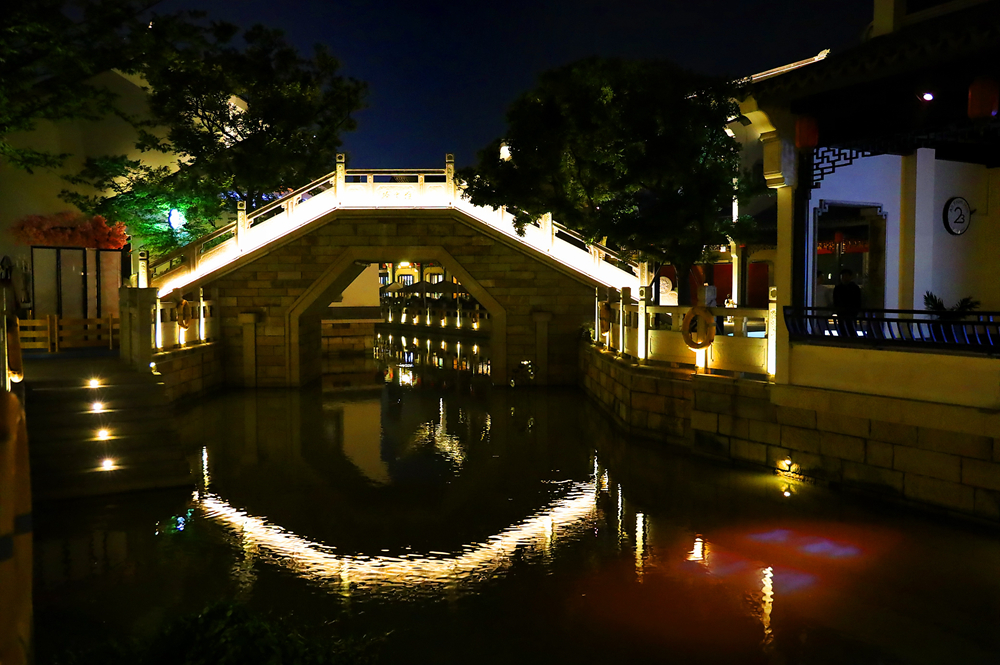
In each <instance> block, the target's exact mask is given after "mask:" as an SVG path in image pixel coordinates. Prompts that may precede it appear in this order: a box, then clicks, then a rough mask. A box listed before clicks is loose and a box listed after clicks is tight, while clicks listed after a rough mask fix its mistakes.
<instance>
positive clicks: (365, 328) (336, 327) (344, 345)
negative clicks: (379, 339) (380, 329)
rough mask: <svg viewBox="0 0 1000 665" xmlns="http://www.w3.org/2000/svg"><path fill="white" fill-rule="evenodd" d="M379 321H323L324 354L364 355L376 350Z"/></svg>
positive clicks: (321, 324)
mask: <svg viewBox="0 0 1000 665" xmlns="http://www.w3.org/2000/svg"><path fill="white" fill-rule="evenodd" d="M376 323H380V322H379V321H350V322H343V321H322V322H321V323H320V326H321V327H320V334H321V335H322V340H323V354H324V355H327V354H338V353H363V352H365V351H368V352H371V351H373V350H374V349H375V324H376Z"/></svg>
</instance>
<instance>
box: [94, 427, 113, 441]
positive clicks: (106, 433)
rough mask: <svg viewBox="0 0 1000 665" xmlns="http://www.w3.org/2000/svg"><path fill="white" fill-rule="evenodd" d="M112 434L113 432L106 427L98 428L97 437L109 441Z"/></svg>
mask: <svg viewBox="0 0 1000 665" xmlns="http://www.w3.org/2000/svg"><path fill="white" fill-rule="evenodd" d="M110 436H111V432H109V431H108V430H106V429H99V430H97V438H98V439H100V440H101V441H107V440H108V438H109V437H110Z"/></svg>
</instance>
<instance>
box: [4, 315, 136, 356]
mask: <svg viewBox="0 0 1000 665" xmlns="http://www.w3.org/2000/svg"><path fill="white" fill-rule="evenodd" d="M20 325H21V330H20V334H19V338H20V340H21V348H22V349H29V350H35V349H37V350H44V351H47V352H49V353H58V352H60V351H63V350H65V349H81V348H86V347H104V348H107V349H113V348H115V347H117V346H118V345H119V342H120V340H121V331H120V330H119V328H120V321H119V319H117V318H115V317H111V316H107V317H102V318H93V319H76V318H62V317H57V316H55V315H53V314H50V315H48V316H46V317H45V318H44V319H21V321H20Z"/></svg>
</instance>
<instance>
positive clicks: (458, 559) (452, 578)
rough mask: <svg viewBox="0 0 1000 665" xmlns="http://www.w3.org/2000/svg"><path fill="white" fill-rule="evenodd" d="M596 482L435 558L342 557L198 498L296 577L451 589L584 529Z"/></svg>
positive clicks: (210, 497) (339, 584)
mask: <svg viewBox="0 0 1000 665" xmlns="http://www.w3.org/2000/svg"><path fill="white" fill-rule="evenodd" d="M594 490H595V487H594V483H593V482H581V483H576V484H574V485H573V486H572V487H571V488H570V489H569V491H568V493H567V496H566V497H564V498H562V499H559V500H557V501H554V502H552V503H551V504H549V506H548V507H547V508H545V509H542V510H541V511H539V512H538V513H536V514H535V515H534V516H532V517H528V518H526V519H524V520H522V521H521V522H518V523H517V524H513V525H511V526H510V527H508V528H506V529H504V530H503V531H501V532H500V533H498V534H496V535H494V536H491V537H490V538H489V539H488V542H484V543H475V544H471V545H466V546H464V547H463V551H462V552H460V553H454V554H450V555H445V556H443V557H440V558H435V557H431V556H426V555H410V554H404V555H402V556H398V557H396V556H387V555H379V556H365V555H340V554H337V553H336V552H334V551H333V550H334V549H335V548H332V547H330V546H327V545H323V544H321V543H317V542H314V541H311V540H309V539H307V538H303V537H301V536H299V535H297V534H295V533H292V532H290V531H287V530H285V529H283V528H281V527H279V526H275V525H273V524H269V523H268V522H267V521H265V520H264V519H262V518H260V517H255V516H253V515H250V514H249V513H247V512H245V511H243V510H239V509H237V508H234V507H233V506H232V505H230V504H229V503H228V502H227V501H225V500H224V499H222V498H221V497H219V496H216V495H214V494H208V493H198V492H196V493H195V498H196V500H197V501H198V503H199V504H200V506H201V508H202V509H203V510H204V511H205V514H206V515H207V516H208V517H209V518H211V519H213V520H215V521H217V522H220V523H222V524H225V525H226V526H228V527H230V528H232V529H233V530H234V531H236V533H237V534H239V536H240V537H241V538H243V539H244V547H246V546H247V543H246V541H249V544H252V546H253V547H256V548H258V551H261V552H266V553H267V554H268V555H270V556H266V557H265V558H267V559H268V560H269V561H272V562H273V563H277V564H280V565H282V566H284V567H285V568H287V569H289V570H290V571H292V572H293V573H295V574H297V575H299V576H302V577H306V578H310V579H312V580H314V581H317V582H322V583H325V584H329V585H331V586H333V587H334V588H338V589H345V588H346V587H345V582H346V581H347V580H348V579H349V580H350V582H351V583H352V584H353V585H355V586H356V587H357V588H373V587H377V586H380V585H385V584H395V585H449V586H453V585H454V584H455V583H456V582H462V581H466V582H473V581H482V580H485V579H488V578H489V576H490V575H491V574H494V573H497V572H500V571H502V570H504V569H506V568H507V567H508V566H509V564H510V561H511V558H512V557H513V556H514V554H515V552H516V550H517V549H518V547H523V546H525V545H527V546H528V548H529V549H533V550H536V551H539V552H544V549H545V547H546V543H547V542H552V540H553V539H554V538H555V536H556V529H562V530H564V531H565V530H582V529H583V528H586V527H587V526H588V525H589V523H591V522H592V521H593V518H594V516H595V514H596V509H597V506H596V500H595V496H594Z"/></svg>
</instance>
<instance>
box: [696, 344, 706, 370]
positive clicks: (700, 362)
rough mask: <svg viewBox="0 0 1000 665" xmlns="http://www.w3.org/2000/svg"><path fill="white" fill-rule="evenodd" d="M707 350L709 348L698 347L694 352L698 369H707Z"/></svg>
mask: <svg viewBox="0 0 1000 665" xmlns="http://www.w3.org/2000/svg"><path fill="white" fill-rule="evenodd" d="M707 351H708V350H707V349H697V350H696V351H695V352H694V365H695V367H697V368H698V369H705V365H706V362H707V358H708V354H707Z"/></svg>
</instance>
